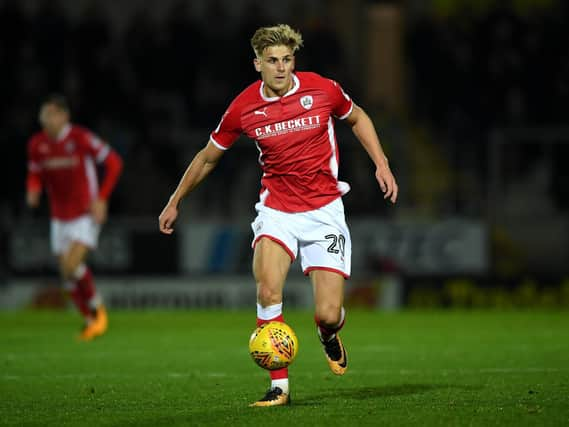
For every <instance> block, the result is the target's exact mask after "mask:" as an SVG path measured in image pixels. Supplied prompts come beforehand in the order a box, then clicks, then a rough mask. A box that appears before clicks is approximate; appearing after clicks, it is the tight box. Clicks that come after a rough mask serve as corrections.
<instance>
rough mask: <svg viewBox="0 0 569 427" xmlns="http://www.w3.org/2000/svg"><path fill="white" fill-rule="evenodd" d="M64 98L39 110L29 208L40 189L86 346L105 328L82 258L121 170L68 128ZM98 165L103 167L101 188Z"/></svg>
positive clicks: (91, 139)
mask: <svg viewBox="0 0 569 427" xmlns="http://www.w3.org/2000/svg"><path fill="white" fill-rule="evenodd" d="M69 120H70V111H69V106H68V104H67V101H66V99H65V97H63V96H62V95H57V94H56V95H51V96H50V97H48V98H47V99H46V100H45V101H44V102H43V103H42V105H41V108H40V112H39V121H40V124H41V126H42V128H43V131H41V132H38V133H36V134H35V135H33V136H32V138H31V139H30V141H29V142H28V177H27V185H26V187H27V196H26V201H27V204H28V206H30V207H32V208H36V207H37V206H38V205H39V203H40V194H41V191H42V189H43V188H45V190H46V193H47V195H48V198H49V205H50V212H51V230H50V231H51V233H50V234H51V248H52V250H53V252H54V254H55V255H56V256H57V257H58V260H59V269H60V273H61V278H62V280H63V286H64V288H65V290H66V291H67V292H68V294H69V296H70V297H71V299H72V300H73V302H74V303H75V305H76V306H77V309H78V310H79V312H80V313H81V314H82V316H83V318H84V320H85V323H84V326H83V329H82V330H81V333H80V335H79V338H80V339H82V340H85V341H89V340H92V339H93V338H95V337H97V336H99V335H102V334H104V333H105V331H106V329H107V313H106V310H105V306H104V305H103V302H102V300H101V297H100V295H99V294H98V293H97V290H96V288H95V283H94V281H93V273H92V272H91V269H90V268H89V267H88V266H87V265H86V263H85V261H86V257H87V254H88V253H89V251H90V250H92V249H95V248H96V246H97V240H98V236H99V231H100V228H101V226H102V224H103V223H104V222H105V221H106V219H107V211H108V199H109V196H110V195H111V192H112V190H113V188H114V187H115V184H116V183H117V180H118V178H119V175H120V173H121V170H122V160H121V158H120V156H119V155H118V154H117V153H116V152H115V151H114V150H113V149H112V148H111V147H110V146H109V145H108V144H106V143H105V142H103V141H101V140H100V139H99V138H98V137H97V136H96V135H95V134H93V133H92V132H91V131H89V130H88V129H85V128H82V127H79V126H76V125H74V124H71V123H70V121H69ZM97 164H100V165H101V164H102V165H104V168H105V171H104V179H103V181H102V182H101V183H100V186H99V180H98V175H97Z"/></svg>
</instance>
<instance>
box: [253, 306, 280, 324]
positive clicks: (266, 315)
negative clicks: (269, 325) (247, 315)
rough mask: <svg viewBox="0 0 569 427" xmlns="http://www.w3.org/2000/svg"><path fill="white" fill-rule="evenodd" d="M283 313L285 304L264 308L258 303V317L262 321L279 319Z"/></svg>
mask: <svg viewBox="0 0 569 427" xmlns="http://www.w3.org/2000/svg"><path fill="white" fill-rule="evenodd" d="M282 312H283V303H282V302H281V303H279V304H273V305H268V306H267V307H263V306H262V305H261V304H259V303H257V317H258V318H259V319H261V320H272V319H274V318H275V317H278V316H280V315H281V314H282Z"/></svg>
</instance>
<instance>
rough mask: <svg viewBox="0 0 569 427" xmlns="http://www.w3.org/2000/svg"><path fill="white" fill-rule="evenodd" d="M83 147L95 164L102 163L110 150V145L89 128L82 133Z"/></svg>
mask: <svg viewBox="0 0 569 427" xmlns="http://www.w3.org/2000/svg"><path fill="white" fill-rule="evenodd" d="M81 140H82V142H83V147H84V148H85V149H86V150H87V153H89V155H91V156H92V157H93V158H94V159H95V162H97V164H102V163H104V162H105V159H106V158H107V156H108V155H109V153H110V151H111V147H110V146H109V144H107V143H106V142H105V141H103V140H102V139H101V138H99V137H98V136H97V135H95V134H94V133H93V132H91V131H89V130H84V131H83V133H82V138H81Z"/></svg>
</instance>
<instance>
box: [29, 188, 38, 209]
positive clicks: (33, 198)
mask: <svg viewBox="0 0 569 427" xmlns="http://www.w3.org/2000/svg"><path fill="white" fill-rule="evenodd" d="M26 204H27V205H28V206H29V207H30V208H37V207H38V206H39V205H40V193H39V192H38V191H28V192H27V193H26Z"/></svg>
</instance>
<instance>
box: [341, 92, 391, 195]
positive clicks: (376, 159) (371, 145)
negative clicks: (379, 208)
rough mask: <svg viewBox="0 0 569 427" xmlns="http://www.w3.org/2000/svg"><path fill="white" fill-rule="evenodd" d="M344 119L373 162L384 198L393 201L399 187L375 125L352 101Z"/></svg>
mask: <svg viewBox="0 0 569 427" xmlns="http://www.w3.org/2000/svg"><path fill="white" fill-rule="evenodd" d="M345 121H346V122H347V123H348V124H349V125H350V126H351V127H352V132H353V133H354V135H355V136H356V138H357V139H358V141H359V142H360V143H361V144H362V145H363V147H364V148H365V150H366V151H367V153H368V155H369V157H370V158H371V160H372V161H373V163H374V164H375V178H376V179H377V182H378V183H379V186H380V188H381V191H383V192H384V193H385V195H384V198H385V199H389V200H390V201H391V202H392V203H395V202H396V200H397V193H398V191H399V188H398V186H397V182H396V181H395V177H394V176H393V174H392V173H391V170H390V169H389V162H388V160H387V156H386V155H385V153H384V151H383V148H382V147H381V143H380V142H379V137H378V136H377V132H376V131H375V126H374V125H373V122H372V121H371V119H370V117H369V116H368V115H367V113H366V112H365V111H364V110H363V109H362V108H361V107H359V106H358V105H356V104H355V103H354V106H353V109H352V112H351V113H350V115H349V116H348V117H347V118H346V119H345Z"/></svg>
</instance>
